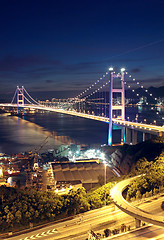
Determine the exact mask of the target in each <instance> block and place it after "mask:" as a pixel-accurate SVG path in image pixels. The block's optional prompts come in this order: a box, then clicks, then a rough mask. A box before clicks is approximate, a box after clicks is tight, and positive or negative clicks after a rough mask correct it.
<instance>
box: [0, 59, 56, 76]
mask: <svg viewBox="0 0 164 240" xmlns="http://www.w3.org/2000/svg"><path fill="white" fill-rule="evenodd" d="M60 64H61V63H60V61H58V60H48V59H46V58H45V57H43V56H25V57H15V56H12V55H8V56H5V57H4V58H2V59H0V71H4V72H6V71H7V72H8V71H9V72H21V71H22V70H23V69H26V68H31V69H35V68H36V67H37V66H59V65H60Z"/></svg>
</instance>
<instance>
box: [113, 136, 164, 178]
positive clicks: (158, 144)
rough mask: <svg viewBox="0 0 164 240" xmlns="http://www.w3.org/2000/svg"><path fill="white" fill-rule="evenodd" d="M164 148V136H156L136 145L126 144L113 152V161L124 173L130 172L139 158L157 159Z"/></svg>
mask: <svg viewBox="0 0 164 240" xmlns="http://www.w3.org/2000/svg"><path fill="white" fill-rule="evenodd" d="M162 150H164V138H156V139H153V140H148V141H145V142H141V143H138V144H136V145H127V144H124V145H123V146H122V147H119V148H118V149H117V150H116V151H115V152H114V153H112V154H111V161H112V162H113V164H114V165H115V166H116V167H117V168H118V169H119V170H120V172H121V173H122V174H128V173H130V171H131V169H132V167H133V166H134V165H135V164H136V163H137V161H138V160H139V159H141V158H146V159H147V161H148V162H150V161H155V158H156V157H158V156H159V155H160V154H161V152H162Z"/></svg>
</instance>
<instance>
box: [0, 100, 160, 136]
mask: <svg viewBox="0 0 164 240" xmlns="http://www.w3.org/2000/svg"><path fill="white" fill-rule="evenodd" d="M0 107H18V105H17V104H11V103H9V104H6V103H3V104H0ZM19 107H24V108H30V109H39V110H44V111H51V112H58V113H63V114H69V115H72V116H76V117H83V118H87V119H92V120H97V121H101V122H106V123H109V118H107V117H102V116H95V115H91V114H87V113H80V112H76V111H71V110H64V109H61V108H54V107H47V106H44V105H35V104H24V105H23V106H19ZM112 122H113V124H115V125H119V126H122V127H126V128H129V129H133V130H137V131H141V132H145V133H150V134H153V135H157V136H164V126H156V125H150V124H144V123H138V122H131V121H126V120H121V119H118V118H113V119H112Z"/></svg>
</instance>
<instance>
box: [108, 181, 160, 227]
mask: <svg viewBox="0 0 164 240" xmlns="http://www.w3.org/2000/svg"><path fill="white" fill-rule="evenodd" d="M135 178H136V177H133V178H129V179H125V180H123V181H121V182H119V183H117V184H116V185H115V186H114V187H113V188H112V189H111V190H110V195H111V198H112V200H113V202H114V204H115V205H116V206H117V207H118V208H119V209H121V210H122V211H124V212H125V213H127V214H129V215H130V216H132V217H134V218H136V219H139V220H141V221H144V222H148V223H151V224H155V225H158V226H161V227H164V217H163V216H157V215H153V214H151V213H148V212H145V211H142V210H140V209H139V208H136V207H135V206H132V205H131V204H130V203H129V202H127V201H126V200H125V199H124V198H123V196H122V192H123V191H124V190H125V189H126V188H127V186H128V185H129V184H130V182H131V181H132V180H133V179H135Z"/></svg>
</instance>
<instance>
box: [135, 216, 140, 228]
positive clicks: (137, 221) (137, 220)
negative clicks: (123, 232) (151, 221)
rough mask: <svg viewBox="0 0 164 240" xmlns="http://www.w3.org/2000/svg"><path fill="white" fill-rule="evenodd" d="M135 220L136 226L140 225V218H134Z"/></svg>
mask: <svg viewBox="0 0 164 240" xmlns="http://www.w3.org/2000/svg"><path fill="white" fill-rule="evenodd" d="M135 222H136V228H139V227H141V220H140V219H137V218H135Z"/></svg>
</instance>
